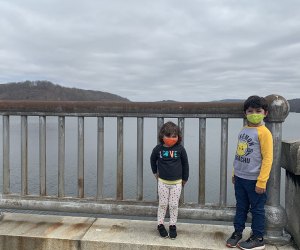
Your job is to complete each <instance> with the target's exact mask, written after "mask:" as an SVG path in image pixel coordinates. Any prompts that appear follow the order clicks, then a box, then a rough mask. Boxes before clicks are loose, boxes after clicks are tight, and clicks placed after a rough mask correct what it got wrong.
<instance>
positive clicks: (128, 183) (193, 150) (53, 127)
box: [0, 113, 300, 204]
mask: <svg viewBox="0 0 300 250" xmlns="http://www.w3.org/2000/svg"><path fill="white" fill-rule="evenodd" d="M0 118H1V122H0V131H1V133H0V167H1V169H0V188H1V189H2V167H3V166H2V162H3V160H2V159H3V157H2V152H3V150H2V148H3V145H2V143H3V142H2V136H3V135H2V131H3V130H2V117H0ZM166 120H173V121H175V122H176V121H177V119H166ZM242 122H243V121H242V119H230V120H229V142H228V195H227V199H228V203H229V204H234V195H233V187H232V184H231V178H230V176H231V173H232V162H233V157H234V151H235V147H236V142H237V134H238V132H239V130H240V128H241V127H242ZM116 124H117V123H116V118H105V128H104V129H105V138H104V143H105V148H104V153H105V159H104V165H105V170H104V196H105V197H107V198H109V197H113V198H114V197H116V186H115V180H116V166H117V157H116V155H117V137H116V134H117V133H116V131H117V125H116ZM10 125H11V127H10V139H11V142H10V167H11V192H13V193H20V191H21V180H20V173H21V170H20V155H21V147H20V117H11V118H10ZM299 125H300V114H298V113H290V114H289V116H288V117H287V119H286V121H285V122H284V124H283V136H282V138H283V140H290V139H298V140H300V129H299V128H300V126H299ZM156 126H157V120H156V119H155V118H145V120H144V199H145V200H155V199H156V181H155V179H154V177H153V174H152V172H151V168H150V163H149V157H150V154H151V151H152V149H153V147H154V146H155V145H156ZM206 127H207V135H206V143H207V144H206V203H217V202H218V200H219V187H220V186H219V179H220V177H219V168H220V142H221V121H220V119H207V125H206ZM46 128H47V161H46V164H47V193H48V194H49V195H56V194H57V166H58V160H57V159H58V151H57V145H58V144H57V142H58V130H57V117H47V127H46ZM136 128H137V126H136V118H125V119H124V198H125V199H135V197H136V182H137V177H136V158H137V155H136V150H137V145H136V141H137V136H136ZM84 129H85V134H84V136H85V163H84V164H85V196H87V197H92V196H95V195H96V187H97V183H96V176H97V170H96V162H97V158H96V157H97V156H96V152H97V142H96V138H97V135H96V131H97V119H96V118H85V128H84ZM28 133H29V141H28V148H29V156H28V162H29V193H30V194H38V193H39V159H38V155H39V149H38V145H39V120H38V117H29V118H28ZM65 136H66V160H65V194H66V196H74V197H76V194H77V118H72V117H70V118H66V134H65ZM198 138H199V128H198V119H185V132H184V146H185V148H186V150H187V153H188V157H189V163H190V179H189V181H188V183H187V185H186V187H185V201H187V202H197V197H198V175H199V174H198V148H199V146H198V145H199V139H198ZM282 177H284V172H283V171H282ZM282 179H283V180H282V187H284V178H282ZM283 194H284V192H282V195H283Z"/></svg>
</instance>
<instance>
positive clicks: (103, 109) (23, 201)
mask: <svg viewBox="0 0 300 250" xmlns="http://www.w3.org/2000/svg"><path fill="white" fill-rule="evenodd" d="M266 98H267V100H268V102H269V104H270V113H269V116H268V120H267V121H266V126H267V127H268V128H269V129H270V131H271V132H272V134H273V137H274V162H273V168H272V172H271V176H270V181H269V184H268V194H269V199H268V207H269V208H268V209H267V221H268V225H267V229H268V233H269V235H270V236H274V237H281V235H282V229H283V227H284V225H285V221H286V219H285V211H284V210H283V209H282V208H281V206H280V201H279V200H280V192H279V191H278V189H279V188H280V187H278V183H280V165H279V164H280V159H279V157H280V153H279V152H280V151H281V133H282V131H281V130H282V122H283V121H284V119H285V118H286V116H287V115H288V112H289V106H288V102H287V101H286V100H285V99H284V98H283V97H281V96H277V95H270V96H268V97H266ZM0 115H2V117H3V135H2V138H3V188H2V190H3V192H2V197H1V199H0V208H12V209H29V210H51V211H60V212H80V213H104V214H120V215H132V216H155V215H156V213H157V201H146V200H144V196H143V188H144V184H143V183H144V177H143V169H144V166H143V146H144V145H143V143H144V119H145V118H156V119H157V131H159V129H160V128H161V126H162V124H163V122H164V118H175V119H178V125H179V127H180V129H181V131H182V132H183V133H184V131H185V119H186V118H196V119H199V127H198V133H199V151H198V152H199V155H198V157H199V161H198V162H199V166H198V168H199V181H198V187H197V190H198V201H197V202H194V203H186V202H185V201H184V197H181V205H180V209H179V216H180V218H187V219H201V220H220V221H232V220H233V216H234V213H235V210H234V207H230V206H228V205H227V179H228V176H227V156H228V120H229V119H231V118H240V119H243V118H244V114H243V104H242V103H241V102H232V103H229V102H207V103H182V102H179V103H177V102H176V103H135V102H69V101H68V102H41V101H0ZM10 116H20V117H21V128H20V130H21V163H20V164H21V192H20V194H16V193H14V194H13V193H11V187H10V185H11V184H10V158H9V157H10V143H11V142H10ZM29 116H36V117H39V152H38V155H39V195H30V194H29V192H28V117H29ZM49 116H55V117H57V119H58V145H57V150H58V159H57V162H58V182H57V186H58V188H57V190H58V192H57V195H55V196H49V195H47V191H46V190H47V189H46V182H47V179H46V169H47V166H46V165H47V164H46V158H47V155H46V154H47V150H46V124H47V119H46V118H47V117H49ZM66 117H77V123H78V125H77V130H78V142H77V144H78V145H77V148H78V152H77V190H78V193H77V196H76V197H67V196H66V195H65V188H64V187H65V183H64V180H65V147H66V143H65V132H66V131H65V129H66V128H65V119H66ZM87 117H96V118H97V132H96V135H95V137H96V138H97V156H96V158H97V187H95V188H96V189H97V192H96V196H95V197H93V198H91V197H85V191H84V181H85V178H84V170H85V164H84V163H85V161H84V160H85V159H84V125H85V118H87ZM107 117H115V118H116V120H117V156H116V157H117V166H116V168H117V169H116V173H117V175H116V176H117V177H116V198H115V199H105V198H104V196H103V185H104V180H103V178H104V170H105V166H104V147H105V145H104V123H105V119H106V118H107ZM126 117H134V118H136V119H137V131H136V135H137V166H136V171H137V172H136V175H137V186H136V188H137V192H136V199H135V200H126V199H124V195H123V194H124V181H123V179H124V168H123V162H124V157H123V151H124V138H123V137H124V124H123V123H124V118H126ZM208 118H219V119H221V145H220V150H221V157H220V176H219V178H220V192H219V203H218V204H215V205H208V204H207V203H206V197H205V191H206V190H205V189H206V183H205V172H206V171H205V170H206V158H205V152H206V121H207V119H208ZM183 143H184V142H183ZM268 215H270V216H268ZM272 218H273V219H272ZM274 218H276V220H275V219H274ZM279 222H280V223H279Z"/></svg>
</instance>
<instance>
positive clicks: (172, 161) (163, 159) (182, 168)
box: [150, 144, 189, 181]
mask: <svg viewBox="0 0 300 250" xmlns="http://www.w3.org/2000/svg"><path fill="white" fill-rule="evenodd" d="M150 163H151V168H152V172H153V174H156V173H157V172H158V176H159V178H161V179H164V180H169V181H175V180H180V179H182V180H184V181H187V180H188V178H189V162H188V157H187V153H186V151H185V148H184V147H183V146H182V145H180V144H175V145H174V146H173V147H164V146H163V144H158V145H157V146H156V147H155V148H154V149H153V150H152V154H151V157H150Z"/></svg>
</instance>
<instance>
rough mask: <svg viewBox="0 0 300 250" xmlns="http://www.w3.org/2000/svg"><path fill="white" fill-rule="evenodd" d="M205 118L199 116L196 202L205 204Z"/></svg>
mask: <svg viewBox="0 0 300 250" xmlns="http://www.w3.org/2000/svg"><path fill="white" fill-rule="evenodd" d="M205 148H206V118H199V194H198V203H199V204H201V205H205V157H206V156H205V151H206V150H205Z"/></svg>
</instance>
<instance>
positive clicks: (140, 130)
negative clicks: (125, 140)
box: [137, 117, 144, 200]
mask: <svg viewBox="0 0 300 250" xmlns="http://www.w3.org/2000/svg"><path fill="white" fill-rule="evenodd" d="M143 151H144V118H143V117H138V118H137V200H143V158H144V154H143Z"/></svg>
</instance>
